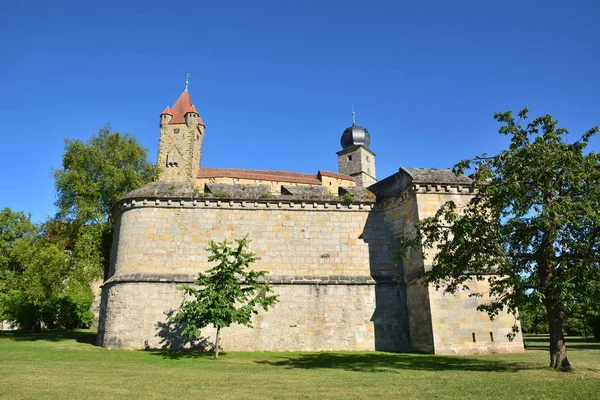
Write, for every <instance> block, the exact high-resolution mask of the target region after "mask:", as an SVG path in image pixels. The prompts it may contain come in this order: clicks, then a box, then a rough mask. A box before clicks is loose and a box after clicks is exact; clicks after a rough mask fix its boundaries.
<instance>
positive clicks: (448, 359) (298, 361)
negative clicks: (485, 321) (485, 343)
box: [256, 353, 537, 373]
mask: <svg viewBox="0 0 600 400" xmlns="http://www.w3.org/2000/svg"><path fill="white" fill-rule="evenodd" d="M282 358H284V359H282V360H281V361H266V360H263V361H256V363H258V364H266V365H271V366H274V367H282V368H300V369H319V368H326V369H340V370H344V371H355V372H386V373H390V372H394V371H400V370H421V371H451V370H456V371H489V372H517V371H521V370H526V369H535V368H537V366H535V365H532V364H530V363H526V362H510V361H507V360H506V359H494V358H493V356H483V357H466V356H460V357H459V356H437V355H422V354H385V353H383V354H382V353H373V354H364V353H359V354H346V353H314V354H300V355H299V356H289V357H282Z"/></svg>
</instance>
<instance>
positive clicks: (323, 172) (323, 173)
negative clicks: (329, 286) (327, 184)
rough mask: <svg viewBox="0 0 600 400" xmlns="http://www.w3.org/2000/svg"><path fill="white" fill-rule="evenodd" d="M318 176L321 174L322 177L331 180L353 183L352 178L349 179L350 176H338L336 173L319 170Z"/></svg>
mask: <svg viewBox="0 0 600 400" xmlns="http://www.w3.org/2000/svg"><path fill="white" fill-rule="evenodd" d="M319 174H321V175H323V176H329V177H331V178H336V179H344V180H346V181H354V178H353V177H351V176H350V175H345V174H338V173H337V172H329V171H323V170H322V169H320V170H319Z"/></svg>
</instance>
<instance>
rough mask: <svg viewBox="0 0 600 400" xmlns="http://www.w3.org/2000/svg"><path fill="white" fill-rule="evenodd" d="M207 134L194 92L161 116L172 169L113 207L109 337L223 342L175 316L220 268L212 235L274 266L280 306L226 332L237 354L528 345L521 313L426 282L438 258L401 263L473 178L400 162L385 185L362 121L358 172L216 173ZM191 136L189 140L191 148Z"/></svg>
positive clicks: (349, 138) (105, 341) (349, 136)
mask: <svg viewBox="0 0 600 400" xmlns="http://www.w3.org/2000/svg"><path fill="white" fill-rule="evenodd" d="M182 99H183V100H182ZM182 104H183V105H182ZM175 118H177V120H176V123H175V124H173V123H172V121H173V119H175ZM186 118H187V120H186ZM190 118H193V120H191V119H190ZM190 120H191V121H192V123H193V124H192V126H191V128H190V127H188V124H189V123H190ZM184 127H186V128H188V131H186V132H187V133H186V132H183V131H182V130H181V129H183V128H184ZM177 128H179V129H180V131H179V132H178V133H175V131H174V130H175V129H177ZM194 129H195V131H194ZM188 134H190V135H191V136H190V135H188ZM176 135H180V136H176ZM194 135H195V138H194V137H192V136H194ZM203 135H204V123H203V122H202V120H201V118H200V116H199V115H198V114H197V111H196V109H195V107H193V105H192V103H191V100H190V99H189V94H187V92H184V94H183V95H182V97H180V99H179V100H178V101H177V103H176V105H175V106H174V107H173V110H172V111H171V109H170V108H168V107H167V109H166V110H165V111H164V112H163V114H162V115H161V139H160V146H159V156H158V166H159V167H160V168H161V169H163V170H166V169H169V168H170V169H169V171H167V172H163V173H162V174H161V178H160V180H159V181H158V182H153V183H150V184H148V185H146V186H144V187H142V188H140V189H138V190H135V191H133V192H131V193H129V194H127V195H126V196H125V197H124V198H122V199H121V200H120V201H119V202H118V203H117V204H115V206H114V208H113V214H114V217H115V220H116V221H117V222H116V227H115V236H114V245H113V249H112V256H111V264H110V270H109V273H108V279H107V280H106V281H105V282H104V284H103V287H102V297H101V302H100V303H101V304H100V322H99V328H98V343H99V344H100V345H102V346H104V347H108V348H123V349H143V348H163V349H180V348H184V347H207V346H209V345H210V343H212V341H213V339H214V331H213V330H212V329H210V328H207V329H205V330H203V331H202V332H201V335H202V338H201V339H200V340H197V341H190V340H188V339H186V338H182V337H181V335H180V330H181V327H178V326H176V325H174V324H173V323H170V322H169V321H168V317H169V316H170V315H172V314H173V313H174V312H175V311H176V310H177V309H178V308H179V306H180V305H181V303H182V301H183V300H184V299H183V297H182V292H181V291H179V290H178V287H179V286H180V285H181V284H183V283H188V284H189V283H192V282H193V281H194V279H195V277H196V276H197V273H198V272H199V271H204V270H206V269H208V268H210V265H209V263H208V261H207V257H208V253H207V252H206V250H205V249H206V248H207V247H208V243H209V242H210V241H211V240H215V241H222V240H224V239H230V240H232V239H234V238H240V237H242V236H244V235H248V237H249V238H250V239H251V244H250V245H251V249H252V250H253V251H254V252H255V253H256V254H257V255H258V256H260V257H261V259H260V260H259V261H257V262H256V263H255V264H253V265H252V266H251V267H252V268H253V269H260V270H266V271H268V272H269V275H268V278H267V279H268V280H269V282H270V283H271V284H272V286H273V289H274V291H275V292H276V293H277V294H278V295H279V297H280V302H279V303H278V304H277V305H276V306H275V307H274V308H272V309H271V310H269V311H268V312H260V313H259V314H258V315H256V316H255V318H254V319H253V326H254V327H253V328H252V329H250V328H246V327H242V326H232V327H230V328H227V329H226V330H224V331H223V343H222V345H223V347H224V348H226V349H227V350H239V351H242V350H253V351H288V350H289V351H320V350H383V351H396V352H406V351H419V352H427V353H435V354H472V353H490V352H518V351H523V344H522V338H521V337H520V335H518V336H517V338H516V339H515V340H514V341H512V342H509V341H508V340H507V338H506V334H507V333H508V332H509V330H510V328H511V327H512V325H513V323H514V320H513V319H512V317H511V316H509V315H500V316H498V318H496V319H495V320H494V321H493V322H492V321H490V320H489V318H488V317H487V315H485V314H484V313H481V312H479V311H477V310H476V307H477V305H478V304H480V302H481V301H485V297H484V298H470V297H468V294H469V293H464V292H463V293H458V294H456V295H454V296H451V295H443V294H442V292H441V291H436V290H435V288H434V287H431V286H424V285H422V284H420V283H419V277H420V276H421V275H422V273H423V272H424V271H425V270H426V269H427V268H429V267H430V265H431V260H432V256H433V254H425V257H423V254H422V253H421V252H416V251H415V252H412V254H410V255H409V256H408V257H407V258H405V259H404V260H403V261H402V262H400V263H398V262H396V261H395V253H396V249H397V243H398V238H399V237H400V235H402V234H404V233H408V232H411V231H412V230H414V227H415V223H416V222H417V221H418V220H419V219H421V218H424V217H427V216H430V215H432V214H433V213H435V211H437V209H438V208H439V206H441V205H442V204H443V203H444V202H446V201H448V200H453V201H455V202H456V203H458V204H464V202H466V201H468V199H469V198H470V196H471V190H472V185H471V180H470V179H469V178H468V177H464V176H459V177H457V176H454V175H453V174H452V173H451V172H450V171H446V170H434V169H413V168H400V170H399V171H398V172H397V173H396V174H393V175H392V176H390V177H388V178H385V179H383V180H381V181H379V182H377V183H374V182H375V160H374V153H372V152H371V151H370V150H369V148H368V145H369V142H370V135H368V131H367V130H366V129H363V128H361V127H357V126H355V125H354V124H353V125H352V127H351V128H348V129H346V131H344V136H343V137H342V145H343V147H344V150H342V151H341V152H338V159H339V160H340V163H342V162H346V161H348V155H353V161H352V163H351V164H348V165H347V168H346V169H344V168H343V167H342V165H340V171H339V173H329V172H327V171H319V173H318V175H317V176H316V177H314V176H310V175H308V174H298V173H287V172H281V171H257V170H254V171H252V170H231V169H223V170H219V169H216V168H212V169H207V170H206V171H203V170H202V168H200V167H199V163H200V149H201V141H202V138H203ZM188 136H189V137H188ZM177 140H182V143H187V144H186V145H187V146H188V147H185V146H180V147H178V143H179V142H177ZM173 148H177V151H178V154H175V153H173V152H172V149H173ZM186 149H187V150H186ZM186 152H187V154H186ZM172 154H175V155H173V156H171V155H172ZM356 156H359V157H361V158H360V159H359V160H356V159H354V157H356ZM367 156H368V158H366V157H367ZM174 162H177V165H174V164H172V163H174ZM169 163H171V164H169ZM167 167H168V168H167ZM371 183H374V184H371ZM367 184H370V186H369V187H368V190H367V189H366V188H365V186H366V185H367ZM344 185H346V186H344ZM486 285H487V282H485V281H483V282H476V283H474V284H473V288H474V289H475V290H479V291H482V292H484V293H485V292H486Z"/></svg>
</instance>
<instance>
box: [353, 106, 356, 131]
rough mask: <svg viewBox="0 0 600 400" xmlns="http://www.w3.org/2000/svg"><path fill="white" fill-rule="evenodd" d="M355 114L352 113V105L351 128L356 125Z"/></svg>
mask: <svg viewBox="0 0 600 400" xmlns="http://www.w3.org/2000/svg"><path fill="white" fill-rule="evenodd" d="M355 116H356V113H355V112H354V104H352V126H354V125H356V118H355Z"/></svg>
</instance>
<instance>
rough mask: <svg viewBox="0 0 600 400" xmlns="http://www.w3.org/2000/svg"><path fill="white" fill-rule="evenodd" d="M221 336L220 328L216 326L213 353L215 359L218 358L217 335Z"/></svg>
mask: <svg viewBox="0 0 600 400" xmlns="http://www.w3.org/2000/svg"><path fill="white" fill-rule="evenodd" d="M220 334H221V327H220V326H217V337H216V338H215V347H214V348H213V351H214V352H215V359H217V358H219V335H220Z"/></svg>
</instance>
